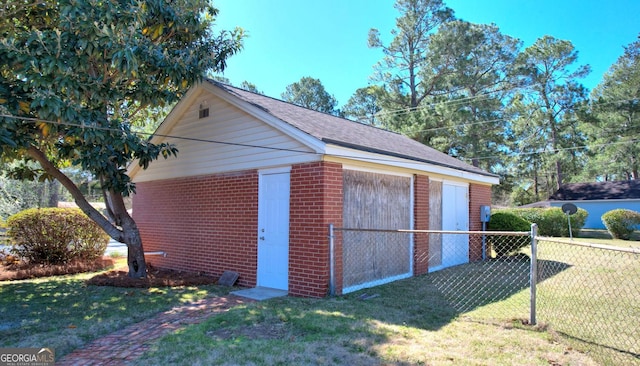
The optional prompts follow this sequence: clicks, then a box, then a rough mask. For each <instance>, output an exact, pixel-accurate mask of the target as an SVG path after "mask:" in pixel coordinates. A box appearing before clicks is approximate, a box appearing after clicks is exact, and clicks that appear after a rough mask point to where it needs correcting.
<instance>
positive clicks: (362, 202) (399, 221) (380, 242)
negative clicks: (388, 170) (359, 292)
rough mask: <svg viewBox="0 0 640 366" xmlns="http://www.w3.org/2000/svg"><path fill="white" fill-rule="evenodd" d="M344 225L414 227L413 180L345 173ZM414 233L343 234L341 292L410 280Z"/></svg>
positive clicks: (355, 172) (404, 177) (366, 227)
mask: <svg viewBox="0 0 640 366" xmlns="http://www.w3.org/2000/svg"><path fill="white" fill-rule="evenodd" d="M343 177H344V178H343V179H344V182H343V183H344V185H343V192H344V206H343V218H344V221H343V226H344V227H345V228H356V229H392V230H395V229H410V228H411V220H412V215H411V210H412V200H411V195H412V180H411V177H406V176H394V175H388V174H380V173H372V172H363V171H355V170H344V175H343ZM412 255H413V248H412V238H411V235H410V234H398V233H381V232H362V231H345V232H344V233H343V275H344V277H343V292H349V291H354V290H356V289H358V288H362V287H368V286H372V285H376V284H380V283H385V282H390V281H394V280H396V279H398V278H404V277H409V276H411V273H412V270H413V268H412Z"/></svg>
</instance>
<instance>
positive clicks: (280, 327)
mask: <svg viewBox="0 0 640 366" xmlns="http://www.w3.org/2000/svg"><path fill="white" fill-rule="evenodd" d="M289 328H290V327H289V326H288V325H287V324H285V323H257V324H252V325H247V326H244V327H239V328H234V329H228V328H222V329H217V330H212V331H208V332H207V333H206V334H207V335H208V336H209V337H211V338H213V339H216V340H229V339H233V338H238V337H245V338H248V339H283V338H285V336H286V335H287V334H289V333H290V332H291V330H290V329H289Z"/></svg>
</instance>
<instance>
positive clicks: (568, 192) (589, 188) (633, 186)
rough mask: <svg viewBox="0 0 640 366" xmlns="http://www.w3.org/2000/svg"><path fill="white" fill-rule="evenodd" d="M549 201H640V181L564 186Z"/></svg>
mask: <svg viewBox="0 0 640 366" xmlns="http://www.w3.org/2000/svg"><path fill="white" fill-rule="evenodd" d="M549 199H550V200H553V201H583V200H614V199H640V181H639V180H625V181H617V182H593V183H570V184H563V185H562V187H560V189H558V190H557V191H556V192H555V193H554V194H552V195H551V197H549Z"/></svg>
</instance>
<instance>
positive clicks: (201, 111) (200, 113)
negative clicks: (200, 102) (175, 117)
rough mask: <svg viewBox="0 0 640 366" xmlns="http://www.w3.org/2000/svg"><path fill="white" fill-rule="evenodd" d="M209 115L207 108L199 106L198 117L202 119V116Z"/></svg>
mask: <svg viewBox="0 0 640 366" xmlns="http://www.w3.org/2000/svg"><path fill="white" fill-rule="evenodd" d="M207 117H209V108H208V107H207V108H200V111H199V113H198V118H200V119H202V118H207Z"/></svg>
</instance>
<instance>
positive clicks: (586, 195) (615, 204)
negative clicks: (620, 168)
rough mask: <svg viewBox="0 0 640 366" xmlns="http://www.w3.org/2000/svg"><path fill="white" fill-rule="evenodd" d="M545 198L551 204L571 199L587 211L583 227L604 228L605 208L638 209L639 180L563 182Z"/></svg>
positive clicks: (639, 200) (555, 204)
mask: <svg viewBox="0 0 640 366" xmlns="http://www.w3.org/2000/svg"><path fill="white" fill-rule="evenodd" d="M548 202H549V206H552V207H561V206H562V205H563V204H565V203H573V204H574V205H576V206H577V207H579V208H582V209H585V210H586V211H587V212H588V213H589V216H588V217H587V221H586V222H585V225H584V228H585V229H605V226H604V224H603V223H602V215H603V214H604V213H605V212H607V211H611V210H613V209H617V208H624V209H629V210H633V211H638V212H640V181H639V180H627V181H618V182H594V183H570V184H563V185H562V187H560V189H558V191H556V192H555V193H554V194H552V195H551V196H550V197H549V201H548Z"/></svg>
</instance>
